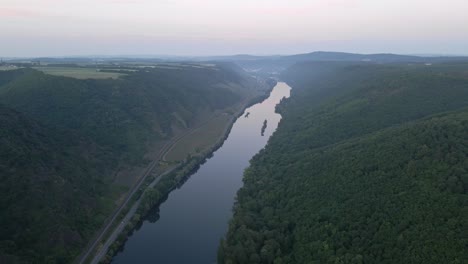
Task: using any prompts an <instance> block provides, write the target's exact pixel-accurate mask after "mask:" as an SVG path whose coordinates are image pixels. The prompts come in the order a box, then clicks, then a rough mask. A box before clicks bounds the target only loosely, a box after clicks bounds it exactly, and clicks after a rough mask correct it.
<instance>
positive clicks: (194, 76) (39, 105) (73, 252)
mask: <svg viewBox="0 0 468 264" xmlns="http://www.w3.org/2000/svg"><path fill="white" fill-rule="evenodd" d="M258 88H259V87H258V83H257V81H256V80H255V79H253V78H252V77H249V76H248V75H247V74H246V73H245V72H243V71H242V70H241V69H240V68H238V67H237V66H235V65H233V64H229V63H221V64H217V65H213V66H210V67H182V68H180V69H164V68H151V67H142V68H139V69H137V70H133V71H131V72H126V74H125V75H124V76H122V77H121V78H119V79H99V80H97V79H74V78H69V77H62V76H52V75H48V74H44V73H42V72H40V71H37V70H34V69H30V68H23V69H18V70H11V71H0V122H1V124H2V125H1V126H0V157H1V158H0V192H1V193H2V195H1V196H0V208H1V213H0V225H1V226H3V227H8V228H2V229H1V231H0V262H2V263H70V262H71V261H72V260H73V259H74V258H75V257H76V256H77V255H78V254H79V253H80V252H81V250H82V249H83V247H84V246H85V245H86V243H87V242H88V240H89V239H90V238H91V237H92V235H93V234H94V232H95V231H96V230H97V229H99V228H100V227H101V225H102V224H103V223H104V220H105V219H106V218H107V217H108V216H109V215H110V213H111V212H112V210H113V209H114V208H115V206H116V201H117V200H118V199H119V198H120V197H121V195H122V194H123V193H125V191H126V190H128V186H122V185H117V184H114V176H115V174H116V172H117V171H118V170H120V169H125V168H132V167H133V166H145V165H146V164H147V163H148V162H149V160H147V159H145V157H144V155H145V154H146V153H147V152H148V151H149V150H150V148H151V147H153V146H155V144H157V143H158V142H162V141H164V140H168V139H170V138H171V137H173V136H174V133H175V132H174V131H173V130H174V128H175V127H176V128H177V129H179V130H180V129H185V128H189V127H190V126H192V125H194V123H195V122H196V121H197V120H199V119H201V118H203V115H206V113H209V112H212V111H215V110H217V109H224V108H226V107H229V106H232V105H234V104H237V103H240V102H241V101H243V100H246V99H248V98H251V97H252V96H253V95H255V94H259V92H258Z"/></svg>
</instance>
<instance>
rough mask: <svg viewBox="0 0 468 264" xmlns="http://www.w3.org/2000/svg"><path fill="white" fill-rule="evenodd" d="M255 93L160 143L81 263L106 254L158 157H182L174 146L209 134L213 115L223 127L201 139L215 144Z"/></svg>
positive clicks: (224, 134) (173, 166) (132, 212)
mask: <svg viewBox="0 0 468 264" xmlns="http://www.w3.org/2000/svg"><path fill="white" fill-rule="evenodd" d="M258 97H262V95H257V96H252V97H250V98H248V99H246V100H245V101H243V102H242V103H240V104H238V105H237V106H236V107H234V109H230V111H235V113H234V114H227V113H226V112H223V113H220V112H217V113H214V114H213V115H212V116H211V117H209V118H207V120H206V121H204V122H202V123H200V124H199V125H198V126H196V127H193V128H191V129H189V130H187V131H186V132H184V133H182V134H180V135H178V136H176V137H175V138H173V139H171V140H170V141H168V142H167V143H166V144H164V145H163V147H162V148H161V150H160V151H159V152H158V154H157V155H156V158H155V159H154V160H153V161H152V162H151V163H150V164H149V165H148V167H147V169H146V170H145V171H144V173H143V175H142V176H140V178H139V180H138V182H137V184H135V185H134V187H133V188H132V189H131V191H129V192H128V195H127V196H126V198H125V200H124V202H123V203H122V204H121V205H120V206H119V207H118V208H117V210H116V211H115V212H114V213H113V214H112V217H111V218H110V220H109V221H108V222H107V223H106V224H105V225H104V227H103V228H101V230H100V232H99V233H98V235H96V237H95V239H93V241H92V242H91V243H90V246H88V247H87V249H86V251H85V253H84V254H82V255H81V256H80V257H79V260H78V261H77V262H78V263H80V264H81V263H88V262H89V263H99V261H101V259H102V258H103V257H104V256H105V255H106V253H107V251H108V249H109V247H110V246H111V245H112V243H113V242H114V241H115V240H116V239H117V237H118V235H119V234H120V233H121V232H122V231H123V230H124V228H125V226H126V224H127V223H128V221H129V220H130V219H131V218H132V217H133V215H134V214H135V212H136V210H137V208H138V206H139V205H140V202H141V197H140V198H139V199H137V200H136V201H135V202H134V204H133V205H131V207H130V209H129V210H128V212H127V213H126V215H125V216H124V217H123V218H122V219H119V220H118V216H119V215H121V214H122V212H124V210H125V208H128V207H129V206H130V204H131V202H132V200H133V199H132V198H133V196H134V194H135V193H136V192H137V191H138V190H139V189H140V187H142V184H143V183H144V182H145V179H146V178H147V177H148V176H149V175H150V174H151V173H152V172H153V170H154V169H155V167H157V164H158V163H159V162H160V161H165V159H166V155H168V154H170V155H171V156H173V157H174V158H171V160H176V158H180V157H182V156H183V155H182V154H181V152H180V151H174V150H177V149H179V146H180V145H184V146H185V145H186V144H190V143H189V142H193V141H194V140H195V141H197V140H199V136H200V135H201V134H205V133H208V134H210V133H209V132H210V131H212V129H213V122H212V120H215V119H220V118H221V120H222V121H221V122H222V123H224V125H223V128H222V129H221V130H219V129H218V130H219V132H220V133H219V134H218V135H217V136H215V137H212V138H211V139H208V140H206V137H204V138H205V139H204V140H202V141H205V142H204V143H203V146H204V147H205V148H206V149H208V148H209V147H211V146H213V145H215V144H216V143H217V142H219V141H220V140H223V139H224V138H225V136H226V134H227V133H229V131H230V128H231V126H232V124H233V123H234V121H235V120H236V118H237V117H238V116H239V115H241V114H242V112H243V111H244V109H245V108H247V107H248V106H249V105H250V103H251V102H252V100H254V99H255V98H258ZM223 116H224V117H226V116H227V117H228V118H224V119H223ZM223 121H224V122H223ZM217 126H219V123H218V125H217ZM204 130H206V131H204ZM211 136H214V135H211ZM207 141H208V142H207ZM209 141H211V142H209ZM195 145H196V144H195ZM182 148H183V146H182ZM193 150H194V149H193V148H188V149H186V151H188V152H189V153H190V152H191V151H193ZM171 152H176V153H175V154H174V155H173V154H172V153H171ZM189 153H185V154H184V155H187V154H189ZM177 167H178V165H172V166H170V167H169V168H168V169H166V170H165V171H164V172H161V173H160V174H159V175H158V176H157V177H156V178H155V179H154V180H153V182H151V183H150V184H149V185H148V187H149V188H153V187H154V186H155V185H156V184H157V183H158V182H159V181H160V180H161V178H162V177H163V176H164V175H166V174H168V173H170V172H172V171H173V170H174V169H175V168H177ZM116 220H118V221H120V223H116ZM112 227H114V229H113V231H111V230H112ZM109 233H110V235H109V236H108V237H107V238H106V235H108V234H109Z"/></svg>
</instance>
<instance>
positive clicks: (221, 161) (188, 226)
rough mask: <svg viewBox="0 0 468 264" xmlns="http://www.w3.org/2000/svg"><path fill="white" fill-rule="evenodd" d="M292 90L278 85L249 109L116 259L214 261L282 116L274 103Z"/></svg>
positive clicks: (162, 261) (121, 260)
mask: <svg viewBox="0 0 468 264" xmlns="http://www.w3.org/2000/svg"><path fill="white" fill-rule="evenodd" d="M289 92H290V87H289V86H288V85H286V84H285V83H278V84H277V86H275V88H274V89H273V91H272V92H271V94H270V96H269V97H268V99H266V100H265V101H263V102H261V103H259V104H256V105H254V106H252V107H249V108H248V109H246V110H245V112H244V114H243V115H241V117H239V118H238V119H237V120H236V122H235V124H234V126H233V128H232V130H231V133H230V134H229V137H228V138H227V139H226V141H225V142H224V144H223V146H222V147H221V148H220V149H218V150H217V151H216V152H215V153H214V155H213V157H211V158H210V159H209V160H208V161H207V162H206V163H205V164H203V165H202V166H200V168H199V170H198V171H197V172H196V173H195V174H193V175H192V176H190V177H189V178H188V179H187V182H186V183H185V184H184V185H183V186H181V188H180V189H176V190H174V191H173V192H171V193H170V194H169V197H168V199H167V200H166V201H165V202H164V203H163V204H162V205H161V206H160V207H159V208H155V209H154V210H153V211H152V212H151V213H150V215H148V217H147V218H146V219H145V221H144V222H143V224H142V226H141V227H140V228H139V229H138V230H137V231H135V232H134V233H133V235H132V236H131V237H130V238H129V239H128V241H127V242H126V244H125V247H124V250H123V252H120V253H119V254H117V256H115V258H114V260H113V263H117V264H120V263H169V264H172V263H200V264H207V263H215V262H216V253H217V248H218V245H219V241H220V239H221V237H222V236H223V235H224V234H225V233H226V231H227V225H228V221H229V219H230V217H231V216H232V211H231V209H232V206H233V204H234V199H235V195H236V192H237V190H238V189H239V188H240V187H241V186H242V174H243V171H244V169H245V168H246V167H247V166H248V165H249V160H250V159H251V158H252V156H253V155H255V153H257V152H258V151H259V150H260V149H262V148H263V147H264V146H265V144H266V143H267V140H268V138H269V137H270V136H271V134H272V133H273V132H274V131H275V130H276V128H277V126H278V122H279V121H280V119H281V116H280V115H279V114H277V113H275V106H276V105H277V104H278V103H279V102H280V100H281V99H282V98H283V97H289ZM247 113H249V114H247ZM265 120H268V125H267V126H266V127H265V131H264V136H262V135H261V133H259V132H260V128H262V124H263V122H264V121H265Z"/></svg>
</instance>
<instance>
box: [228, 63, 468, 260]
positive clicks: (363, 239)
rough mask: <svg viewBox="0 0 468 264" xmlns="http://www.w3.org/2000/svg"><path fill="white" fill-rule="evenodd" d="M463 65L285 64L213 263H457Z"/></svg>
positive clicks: (465, 154)
mask: <svg viewBox="0 0 468 264" xmlns="http://www.w3.org/2000/svg"><path fill="white" fill-rule="evenodd" d="M320 66H323V67H322V68H321V67H320ZM467 69H468V67H466V65H463V64H441V65H435V66H434V67H432V66H431V67H426V66H424V67H423V66H408V65H392V66H388V65H352V64H344V63H325V64H323V65H319V64H316V63H304V64H301V65H296V66H294V67H292V68H291V69H290V70H289V71H288V72H286V73H285V74H284V78H285V79H286V80H287V81H288V82H289V83H290V84H291V85H292V86H293V90H292V96H291V98H290V99H289V100H288V101H286V103H285V104H283V105H281V107H280V108H279V109H278V110H279V111H280V112H281V113H282V115H283V119H282V121H281V123H280V126H279V128H278V130H277V132H276V133H275V135H273V137H272V138H271V140H270V142H269V144H268V146H267V147H266V148H265V150H264V151H262V152H261V153H260V154H258V155H257V156H256V157H255V158H254V159H253V160H252V161H251V166H250V168H249V169H248V170H247V171H246V173H245V175H244V187H243V188H242V189H241V190H240V191H239V193H238V203H237V204H236V206H235V209H234V218H233V220H232V222H231V224H230V229H229V232H228V234H227V237H226V240H225V241H224V242H223V243H222V245H221V247H220V252H219V257H220V262H222V263H246V262H249V263H412V262H414V263H464V262H467V261H468V254H467V253H466V250H464V247H465V246H466V243H467V242H468V238H467V237H466V235H464V234H466V226H468V223H467V222H466V219H468V211H467V210H466V208H467V205H468V195H467V190H468V178H467V176H468V163H467V162H466V161H467V160H468V148H467V147H468V142H467V140H468V137H467V135H466V131H468V110H466V109H467V108H466V107H467V106H468V76H467V75H466V72H467ZM315 70H316V71H315ZM447 111H448V112H447ZM452 111H453V112H452Z"/></svg>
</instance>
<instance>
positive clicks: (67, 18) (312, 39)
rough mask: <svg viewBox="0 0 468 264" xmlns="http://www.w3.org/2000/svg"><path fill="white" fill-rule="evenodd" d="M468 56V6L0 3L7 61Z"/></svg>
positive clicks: (141, 0)
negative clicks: (316, 54)
mask: <svg viewBox="0 0 468 264" xmlns="http://www.w3.org/2000/svg"><path fill="white" fill-rule="evenodd" d="M318 50H320V51H346V52H356V53H387V52H390V53H399V54H445V55H468V0H328V1H325V0H308V1H306V0H229V1H228V0H0V56H2V57H28V56H36V57H39V56H77V55H181V56H187V55H188V56H205V55H230V54H255V55H272V54H297V53H306V52H312V51H318Z"/></svg>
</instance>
